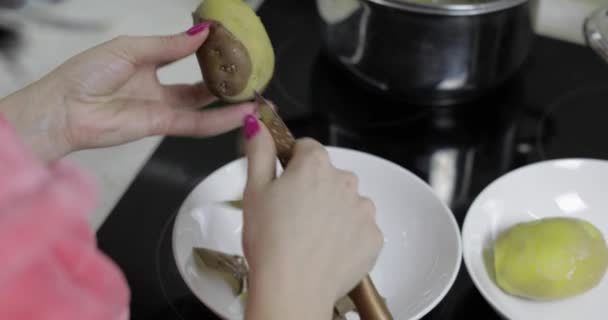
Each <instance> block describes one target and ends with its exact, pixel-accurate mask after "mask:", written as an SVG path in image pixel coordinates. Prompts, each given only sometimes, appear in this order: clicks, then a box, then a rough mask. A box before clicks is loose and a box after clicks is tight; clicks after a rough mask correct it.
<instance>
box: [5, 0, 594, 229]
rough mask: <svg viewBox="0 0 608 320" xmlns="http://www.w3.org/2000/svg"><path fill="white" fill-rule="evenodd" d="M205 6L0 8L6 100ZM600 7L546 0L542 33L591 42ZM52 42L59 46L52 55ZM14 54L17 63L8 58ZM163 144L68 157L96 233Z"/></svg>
mask: <svg viewBox="0 0 608 320" xmlns="http://www.w3.org/2000/svg"><path fill="white" fill-rule="evenodd" d="M262 1H263V0H257V1H252V6H254V7H257V6H259V5H260V4H261V2H262ZM198 2H199V0H174V1H163V0H105V1H96V0H68V1H66V2H64V3H62V4H59V5H54V6H42V5H35V6H32V7H30V8H29V9H26V10H20V11H4V12H3V11H0V25H7V24H8V25H15V26H16V28H18V30H20V34H21V35H22V37H23V38H22V41H21V44H20V45H18V48H17V49H15V51H14V53H13V54H12V55H7V54H4V55H0V74H2V75H3V77H0V95H6V94H8V93H10V92H12V91H14V90H17V89H18V88H21V87H22V86H24V85H26V84H27V83H29V82H31V81H34V80H35V79H37V78H39V77H40V76H42V75H43V74H45V73H47V72H49V71H50V70H52V69H53V68H55V67H56V66H57V65H58V64H60V63H61V62H63V61H64V60H65V59H67V58H69V57H70V56H72V55H74V54H76V53H78V52H80V51H82V50H85V49H86V48H89V47H91V46H94V45H96V44H99V43H101V42H104V41H107V40H110V39H112V38H113V37H115V36H117V35H120V34H131V35H147V34H167V33H173V32H180V31H183V30H186V29H187V28H188V27H189V26H191V20H190V15H189V12H190V11H192V10H193V8H195V7H196V6H197V4H198ZM601 2H602V0H578V1H574V0H539V2H538V16H537V23H536V26H537V32H538V33H539V34H542V35H546V36H550V37H553V38H558V39H562V40H565V41H570V42H574V43H578V44H584V40H583V38H582V21H583V19H584V17H585V16H586V15H588V14H589V13H590V12H591V11H592V10H593V9H595V8H597V7H598V6H599V5H601ZM79 21H80V22H79ZM82 23H87V24H85V25H83V24H82ZM89 24H90V25H89ZM49 41H53V42H55V43H59V44H60V45H58V46H54V47H53V49H52V50H49V48H48V45H47V43H49ZM11 57H12V60H10V59H9V58H11ZM6 75H8V76H6ZM159 76H160V79H161V81H162V82H164V83H176V82H196V81H199V80H200V79H201V75H200V71H199V68H198V65H197V64H196V60H195V59H194V57H189V58H187V59H184V60H182V61H180V62H178V63H175V64H173V65H170V66H168V67H166V68H164V69H162V70H161V71H160V72H159ZM161 139H162V137H152V138H147V139H143V140H141V141H137V142H133V143H129V144H125V145H122V146H116V147H112V148H104V149H96V150H87V151H81V152H77V153H74V154H72V155H70V156H68V157H67V158H68V159H69V160H70V161H74V162H76V163H78V164H79V165H80V166H81V167H82V168H84V169H85V170H87V171H88V172H90V173H92V174H93V176H94V177H95V178H96V180H97V183H98V186H99V192H100V194H99V195H100V198H99V205H98V208H97V209H96V210H95V211H94V212H93V213H92V214H91V218H90V223H91V225H92V226H93V227H94V228H95V229H97V228H99V227H100V226H101V224H102V223H103V221H104V220H105V218H106V217H107V215H108V214H109V213H110V212H111V210H112V208H113V207H114V206H115V204H116V203H117V201H118V200H119V199H120V197H121V196H122V194H123V193H124V192H125V191H126V189H127V188H128V187H129V185H130V183H131V182H132V181H133V179H134V178H135V176H136V175H137V173H138V171H139V170H140V168H141V167H142V165H143V164H144V163H145V162H146V160H147V159H148V157H149V156H150V155H151V154H152V152H153V151H154V150H155V149H156V147H157V146H158V144H159V143H160V142H161ZM141 214H142V215H145V214H146V213H145V212H142V213H141Z"/></svg>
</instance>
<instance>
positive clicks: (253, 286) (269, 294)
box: [243, 116, 383, 320]
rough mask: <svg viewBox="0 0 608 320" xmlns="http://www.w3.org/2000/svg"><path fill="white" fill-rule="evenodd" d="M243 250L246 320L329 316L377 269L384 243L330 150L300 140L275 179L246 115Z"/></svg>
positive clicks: (268, 146)
mask: <svg viewBox="0 0 608 320" xmlns="http://www.w3.org/2000/svg"><path fill="white" fill-rule="evenodd" d="M245 133H246V136H247V137H248V138H249V139H248V142H247V146H246V149H247V157H248V163H249V165H248V170H249V173H248V180H247V187H246V190H245V196H244V230H243V247H244V252H245V256H246V258H247V261H248V263H249V266H250V268H251V269H250V270H251V273H250V286H249V290H250V293H249V295H248V299H249V300H248V301H249V302H248V305H247V316H246V318H247V319H248V320H249V319H265V320H272V319H294V320H295V319H331V315H332V310H333V306H334V304H335V302H336V301H337V299H339V298H341V297H343V296H344V295H346V294H347V293H348V292H349V291H350V290H352V289H353V288H354V287H355V285H356V284H357V283H359V282H360V281H361V280H362V279H363V278H364V277H365V276H366V274H367V273H368V272H369V271H370V270H371V269H372V267H373V265H374V263H375V261H376V259H377V256H378V254H379V251H380V249H381V247H382V245H383V237H382V234H381V232H380V230H379V229H378V227H377V225H376V222H375V208H374V204H373V203H372V202H371V201H370V200H369V199H366V198H363V197H361V196H360V195H359V193H358V186H357V178H356V176H354V175H353V174H352V173H349V172H345V171H342V170H339V169H336V168H335V167H333V166H332V165H331V163H330V161H329V157H328V154H327V151H326V150H325V148H324V147H323V146H322V145H320V144H319V143H317V142H315V141H314V140H310V139H303V140H299V141H298V142H297V144H296V147H295V153H294V156H293V158H292V160H291V161H290V164H289V165H288V167H287V169H286V170H285V171H284V173H283V174H282V175H281V176H280V177H279V178H277V179H275V172H276V171H275V170H276V168H275V163H276V157H275V149H274V144H273V141H272V138H271V137H270V134H269V132H268V131H267V129H266V127H264V126H263V125H260V123H259V122H258V120H257V119H256V118H255V117H252V116H250V117H247V119H246V124H245Z"/></svg>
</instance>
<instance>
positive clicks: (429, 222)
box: [173, 147, 462, 320]
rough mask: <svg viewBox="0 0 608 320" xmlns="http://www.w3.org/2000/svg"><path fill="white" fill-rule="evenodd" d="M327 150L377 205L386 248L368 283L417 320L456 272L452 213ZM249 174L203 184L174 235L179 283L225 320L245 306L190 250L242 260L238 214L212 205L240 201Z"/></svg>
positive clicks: (386, 171)
mask: <svg viewBox="0 0 608 320" xmlns="http://www.w3.org/2000/svg"><path fill="white" fill-rule="evenodd" d="M327 149H328V151H329V154H330V158H331V161H332V163H333V164H334V165H335V166H336V167H338V168H341V169H345V170H350V171H352V172H354V173H355V174H356V175H357V176H358V178H359V181H360V192H361V194H363V195H365V196H367V197H369V198H371V199H372V200H373V201H374V202H375V205H376V208H377V217H378V218H377V219H378V224H379V226H380V228H381V230H382V231H383V233H384V235H385V245H384V248H383V251H382V252H381V254H380V256H379V259H378V262H377V264H376V266H375V268H374V269H373V271H372V272H371V277H372V280H373V281H374V282H375V284H376V285H377V287H378V290H379V291H380V293H381V294H382V295H383V296H384V297H385V298H386V299H387V303H388V307H389V308H390V310H391V312H392V313H393V314H394V316H395V319H399V320H407V319H419V318H421V317H422V316H423V315H424V314H426V313H427V312H429V311H430V310H431V309H432V308H433V307H434V306H436V305H437V303H439V301H440V300H441V299H442V298H443V297H444V296H445V295H446V293H447V291H448V290H449V288H450V287H451V286H452V284H453V283H454V280H455V278H456V275H457V273H458V270H459V268H460V265H461V260H462V259H461V257H462V251H461V246H460V233H459V229H458V225H457V224H456V221H455V219H454V217H453V215H452V213H451V211H450V210H449V209H448V208H447V207H446V206H445V205H444V204H443V203H442V202H441V201H440V200H439V199H438V198H437V197H436V196H435V194H434V193H433V191H432V190H431V189H430V188H429V187H428V186H427V184H425V183H424V181H422V180H421V179H419V178H418V177H416V176H415V175H414V174H412V173H410V172H409V171H407V170H405V169H403V168H402V167H399V166H397V165H395V164H393V163H391V162H388V161H386V160H383V159H381V158H378V157H375V156H372V155H369V154H366V153H362V152H358V151H353V150H348V149H341V148H335V147H328V148H327ZM246 171H247V162H246V160H245V159H242V158H241V159H238V160H235V161H233V162H231V163H229V164H227V165H225V166H223V167H222V168H220V169H218V170H217V171H216V172H214V173H213V174H211V175H210V176H209V177H207V178H206V179H205V180H204V181H203V182H201V183H200V184H199V185H198V186H197V187H196V188H195V189H194V190H193V191H192V193H191V194H190V195H189V196H188V198H187V199H186V201H185V203H184V204H183V206H182V208H181V209H180V211H179V212H178V215H177V218H176V222H175V225H174V230H173V252H174V255H175V259H176V262H177V266H178V269H179V272H180V274H181V276H182V277H183V279H184V280H185V282H186V283H187V285H188V286H189V288H190V289H191V290H192V292H193V293H194V294H195V295H196V296H197V297H198V298H199V299H200V300H201V301H202V302H203V303H205V304H206V305H207V306H208V307H209V308H210V309H212V310H214V312H215V313H216V314H218V315H220V316H222V317H224V318H226V319H238V320H240V319H243V303H242V302H241V301H240V299H238V298H236V297H234V296H233V294H232V292H231V291H230V288H229V287H228V285H227V284H226V283H225V282H223V281H222V280H221V279H220V278H219V277H217V275H216V274H214V273H212V272H204V271H201V270H200V269H197V268H195V266H194V265H193V261H192V247H193V246H205V247H207V248H211V249H215V250H221V251H225V252H230V253H235V254H242V247H241V227H242V215H241V213H240V211H239V210H236V209H231V208H225V207H222V206H217V205H213V203H214V202H218V201H224V200H231V199H238V198H240V197H241V195H242V192H243V189H244V186H245V182H246V180H245V179H246ZM350 319H356V317H353V318H350Z"/></svg>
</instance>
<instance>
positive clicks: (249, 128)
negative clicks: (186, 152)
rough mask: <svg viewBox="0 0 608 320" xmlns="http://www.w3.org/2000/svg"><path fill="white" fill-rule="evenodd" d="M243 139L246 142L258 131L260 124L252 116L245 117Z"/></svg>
mask: <svg viewBox="0 0 608 320" xmlns="http://www.w3.org/2000/svg"><path fill="white" fill-rule="evenodd" d="M244 127H245V138H247V139H248V140H249V139H251V138H253V137H254V136H255V135H256V134H258V132H259V131H260V124H259V123H258V119H257V118H256V117H255V116H254V115H251V114H250V115H247V116H246V117H245V125H244Z"/></svg>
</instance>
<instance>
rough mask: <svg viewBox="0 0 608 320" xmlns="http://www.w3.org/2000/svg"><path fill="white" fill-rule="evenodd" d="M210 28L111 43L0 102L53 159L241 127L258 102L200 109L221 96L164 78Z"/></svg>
mask: <svg viewBox="0 0 608 320" xmlns="http://www.w3.org/2000/svg"><path fill="white" fill-rule="evenodd" d="M208 25H209V24H208V23H203V24H200V25H197V26H195V27H193V28H192V29H190V30H188V31H187V32H185V33H180V34H176V35H171V36H142V37H128V36H121V37H118V38H115V39H113V40H111V41H109V42H106V43H103V44H101V45H99V46H97V47H94V48H92V49H90V50H87V51H85V52H83V53H81V54H79V55H77V56H75V57H73V58H71V59H69V60H68V61H67V62H65V63H64V64H63V65H61V66H59V67H58V68H57V69H56V70H54V71H53V72H51V73H50V74H48V75H47V76H46V77H44V78H42V79H40V80H39V81H37V82H35V83H33V84H32V85H30V86H28V87H26V88H25V89H23V90H21V91H18V92H16V93H15V94H13V95H11V96H9V97H7V98H6V99H4V101H0V112H3V113H4V114H5V116H6V117H7V118H8V120H9V121H10V122H11V123H12V124H13V126H14V127H16V128H17V130H18V132H19V134H20V136H21V137H22V139H24V140H25V142H26V143H27V144H28V145H29V146H30V147H31V148H32V149H33V150H34V151H35V152H36V153H37V154H38V155H39V156H40V157H42V158H44V159H46V160H53V159H56V158H59V157H61V156H63V155H65V154H67V153H70V152H72V151H75V150H80V149H86V148H98V147H107V146H113V145H117V144H122V143H127V142H131V141H134V140H138V139H141V138H144V137H147V136H153V135H187V136H198V137H205V136H211V135H216V134H220V133H224V132H226V131H229V130H232V129H235V128H237V127H238V126H240V125H241V123H242V121H243V118H244V117H245V115H246V114H248V113H252V112H253V111H254V108H255V105H254V104H253V103H243V104H240V105H235V106H231V107H223V108H219V109H216V110H208V111H206V112H200V111H199V110H197V109H199V108H201V107H203V106H205V105H207V104H209V103H211V102H212V101H214V100H215V98H214V97H213V95H212V94H211V93H210V92H209V91H208V90H207V88H206V86H205V85H204V84H203V83H199V84H193V85H190V84H181V85H162V84H161V83H160V82H159V80H158V77H157V69H158V68H159V67H162V66H164V65H166V64H169V63H171V62H174V61H176V60H179V59H182V58H185V57H187V56H189V55H191V54H193V53H194V52H195V51H196V50H197V49H198V48H199V47H200V46H201V45H202V43H203V42H204V41H205V39H206V38H207V35H208ZM49 50H52V49H51V48H49Z"/></svg>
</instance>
